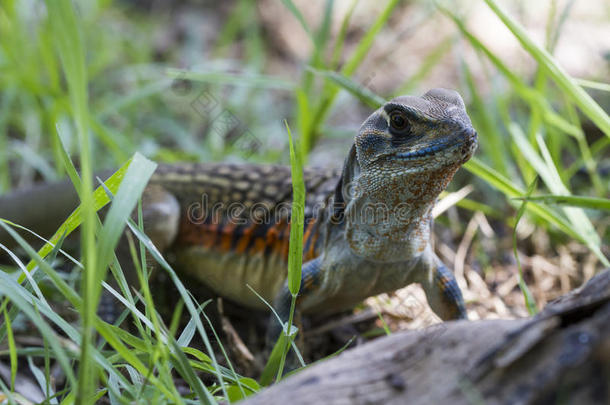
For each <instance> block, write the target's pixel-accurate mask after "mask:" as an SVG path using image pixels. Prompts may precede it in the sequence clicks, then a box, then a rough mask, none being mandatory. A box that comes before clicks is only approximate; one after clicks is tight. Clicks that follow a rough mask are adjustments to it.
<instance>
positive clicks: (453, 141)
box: [335, 89, 477, 260]
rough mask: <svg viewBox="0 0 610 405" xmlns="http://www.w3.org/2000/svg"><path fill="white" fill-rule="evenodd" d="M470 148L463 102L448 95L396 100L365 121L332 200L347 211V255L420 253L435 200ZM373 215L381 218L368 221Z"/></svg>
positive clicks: (472, 140)
mask: <svg viewBox="0 0 610 405" xmlns="http://www.w3.org/2000/svg"><path fill="white" fill-rule="evenodd" d="M476 146H477V133H476V131H475V130H474V129H473V127H472V124H471V122H470V119H469V118H468V115H467V114H466V108H465V106H464V102H463V101H462V98H461V97H460V95H459V94H458V93H456V92H455V91H452V90H445V89H433V90H430V91H429V92H427V93H426V94H424V95H423V96H422V97H414V96H402V97H397V98H395V99H393V100H391V101H389V102H387V103H386V104H384V105H383V106H382V107H381V108H379V109H378V110H377V111H375V112H374V113H373V114H371V116H370V117H369V118H368V119H367V120H366V121H365V122H364V123H363V124H362V126H361V127H360V130H359V132H358V135H357V136H356V138H355V140H354V146H353V147H352V149H351V151H350V153H349V155H348V157H347V160H346V162H345V165H344V170H343V175H342V178H341V181H340V183H339V185H338V187H337V191H336V195H335V201H338V202H340V203H341V204H342V205H341V206H344V207H345V211H343V212H344V213H345V214H346V215H347V217H348V218H347V222H346V232H347V239H348V240H349V242H350V246H351V248H352V249H353V250H354V251H355V252H356V253H357V254H358V255H360V256H367V257H371V258H374V259H376V260H394V259H396V258H400V257H405V256H406V257H414V256H415V255H416V254H417V253H418V252H422V251H423V250H424V249H425V247H426V245H427V243H428V241H429V227H430V225H429V224H430V221H431V210H432V207H433V206H434V203H435V201H436V199H437V198H438V195H439V194H440V192H441V191H443V189H445V187H446V186H447V184H448V183H449V182H450V181H451V179H452V178H453V175H454V174H455V172H456V171H457V169H458V168H459V167H460V166H461V165H462V164H463V163H465V162H466V161H467V160H468V159H470V158H471V157H472V155H473V153H474V151H475V149H476ZM371 207H372V209H371ZM377 211H379V212H381V213H382V214H383V215H372V216H371V215H368V214H367V213H370V212H373V213H375V212H377ZM337 212H339V214H342V212H341V210H338V211H337ZM388 213H389V214H388ZM380 217H383V218H384V219H383V220H380ZM405 244H408V245H409V246H410V247H405Z"/></svg>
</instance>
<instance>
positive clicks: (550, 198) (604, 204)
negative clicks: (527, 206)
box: [527, 194, 610, 211]
mask: <svg viewBox="0 0 610 405" xmlns="http://www.w3.org/2000/svg"><path fill="white" fill-rule="evenodd" d="M527 199H528V200H529V201H541V202H544V203H548V204H559V205H569V206H572V207H580V208H589V209H594V210H602V211H610V199H607V198H597V197H585V196H576V195H554V194H543V195H536V196H530V197H528V198H527Z"/></svg>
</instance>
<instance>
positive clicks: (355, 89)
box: [308, 68, 386, 109]
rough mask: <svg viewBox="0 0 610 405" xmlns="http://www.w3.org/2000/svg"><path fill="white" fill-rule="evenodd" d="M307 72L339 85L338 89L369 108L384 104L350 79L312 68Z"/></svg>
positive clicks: (380, 99) (376, 96) (378, 97)
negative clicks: (343, 90)
mask: <svg viewBox="0 0 610 405" xmlns="http://www.w3.org/2000/svg"><path fill="white" fill-rule="evenodd" d="M308 70H310V71H311V72H313V73H315V74H317V75H319V76H322V77H325V78H326V79H328V80H330V81H332V82H333V83H335V84H337V85H339V87H341V88H343V89H345V90H347V91H348V92H350V93H351V94H353V95H354V96H355V97H356V98H357V99H358V100H360V101H362V102H363V103H364V104H366V105H368V106H369V107H371V108H375V109H377V108H379V107H381V106H382V105H383V104H385V102H386V100H385V99H384V98H383V97H380V96H378V95H377V94H375V93H373V92H372V91H370V90H369V89H367V88H366V87H364V86H362V85H360V84H358V83H356V82H354V81H353V80H352V79H350V78H348V77H346V76H344V75H342V74H341V73H338V72H333V71H330V70H319V69H313V68H308Z"/></svg>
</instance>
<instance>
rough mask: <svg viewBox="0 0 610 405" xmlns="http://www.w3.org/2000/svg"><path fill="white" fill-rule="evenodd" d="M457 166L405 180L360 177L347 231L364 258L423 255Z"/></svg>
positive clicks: (351, 201)
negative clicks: (438, 204) (437, 205)
mask: <svg viewBox="0 0 610 405" xmlns="http://www.w3.org/2000/svg"><path fill="white" fill-rule="evenodd" d="M458 167H459V166H457V165H456V166H455V167H451V168H443V169H438V170H431V171H428V172H424V173H413V174H405V175H402V176H397V177H391V176H387V175H386V176H379V175H375V174H369V173H367V174H364V173H362V174H361V175H360V176H359V178H358V179H356V184H357V185H358V186H357V187H356V188H357V189H359V190H360V192H359V193H358V194H356V195H354V196H352V198H351V199H349V200H348V202H347V206H346V210H345V232H346V234H345V235H346V239H347V242H348V244H349V246H350V248H351V249H352V250H353V251H354V253H355V254H356V255H358V256H360V257H363V258H367V259H369V260H373V261H379V262H397V261H402V260H406V259H413V258H416V257H419V256H420V255H421V254H422V253H423V252H424V250H425V249H426V247H427V246H428V243H429V240H430V224H431V221H432V216H431V212H432V208H433V207H434V204H435V202H436V199H437V198H438V195H439V194H440V192H441V191H442V190H443V189H444V188H445V187H446V186H447V184H448V183H449V181H451V179H452V178H453V174H454V173H455V171H456V170H457V168H458Z"/></svg>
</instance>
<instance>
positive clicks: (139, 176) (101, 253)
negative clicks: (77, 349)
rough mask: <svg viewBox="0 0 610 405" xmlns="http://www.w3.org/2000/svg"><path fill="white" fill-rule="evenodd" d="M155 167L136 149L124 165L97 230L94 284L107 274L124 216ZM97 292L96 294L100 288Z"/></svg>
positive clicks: (98, 282)
mask: <svg viewBox="0 0 610 405" xmlns="http://www.w3.org/2000/svg"><path fill="white" fill-rule="evenodd" d="M156 167H157V164H156V163H154V162H152V161H150V160H148V159H146V158H145V157H144V156H142V155H140V154H139V153H136V154H135V155H134V157H133V159H132V160H131V164H130V165H129V167H128V168H127V171H126V173H125V177H124V178H123V181H122V182H121V185H120V187H119V190H118V192H117V193H116V194H115V197H114V199H113V201H112V204H111V206H110V210H109V211H108V215H107V216H106V218H105V220H104V226H103V227H102V229H101V231H100V234H99V244H98V269H100V271H99V274H98V279H97V284H98V285H99V286H100V287H101V282H102V280H104V278H105V275H106V272H105V270H106V268H107V267H108V264H109V263H110V260H111V258H112V256H113V254H114V248H115V246H116V244H117V243H118V241H119V238H120V237H121V235H122V234H123V230H124V228H125V223H126V220H127V218H128V217H129V216H130V215H131V213H132V211H133V210H134V208H135V206H136V203H137V202H138V199H139V198H140V195H141V194H142V192H143V191H144V187H146V184H147V183H148V180H149V179H150V176H152V174H153V173H154V171H155V169H156ZM96 294H99V289H98V290H97V293H96Z"/></svg>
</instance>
